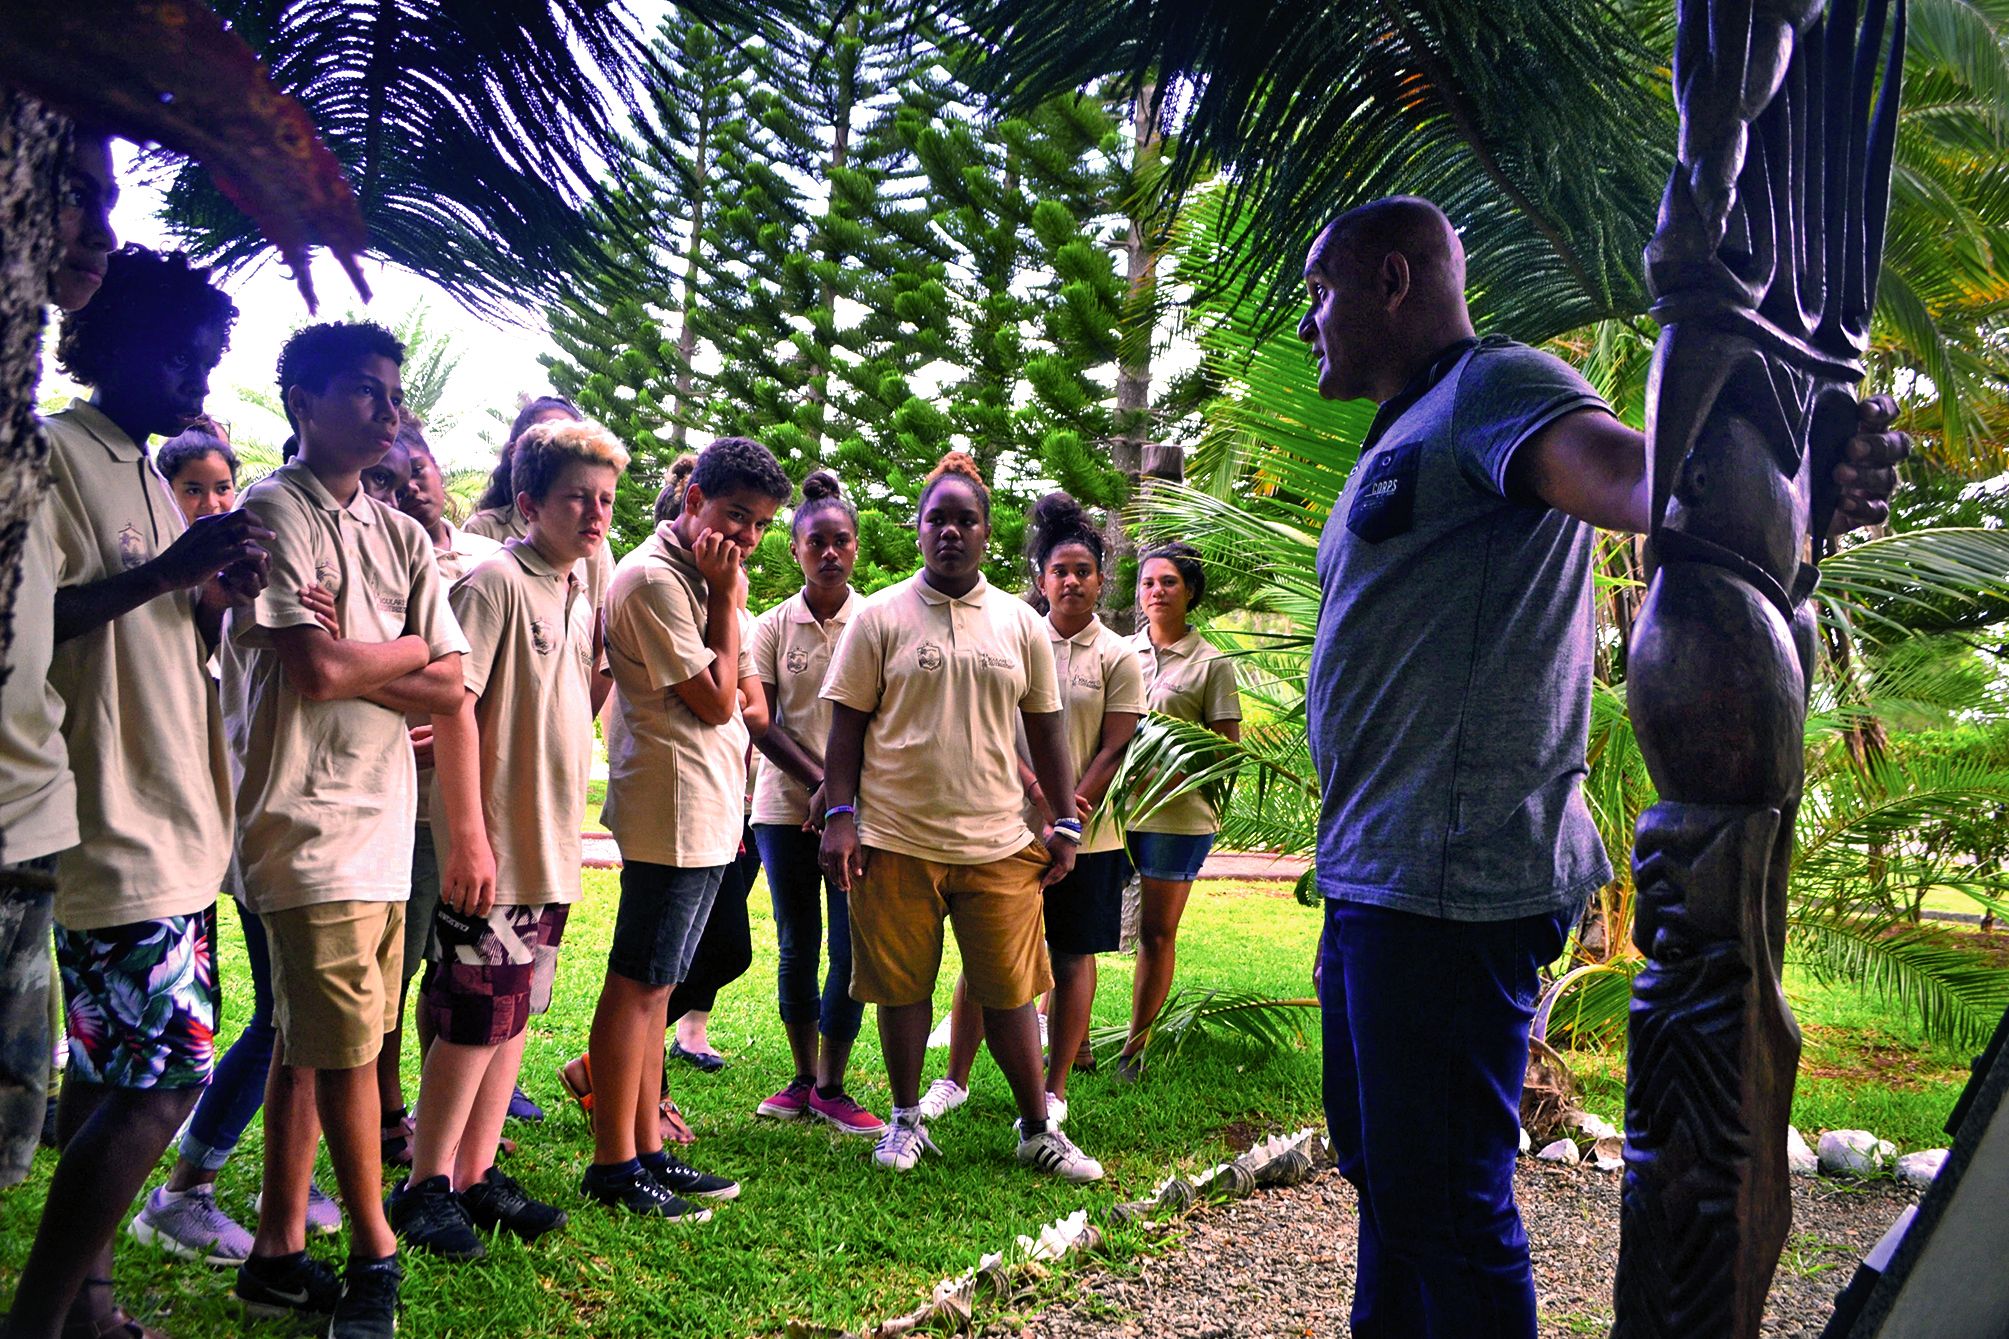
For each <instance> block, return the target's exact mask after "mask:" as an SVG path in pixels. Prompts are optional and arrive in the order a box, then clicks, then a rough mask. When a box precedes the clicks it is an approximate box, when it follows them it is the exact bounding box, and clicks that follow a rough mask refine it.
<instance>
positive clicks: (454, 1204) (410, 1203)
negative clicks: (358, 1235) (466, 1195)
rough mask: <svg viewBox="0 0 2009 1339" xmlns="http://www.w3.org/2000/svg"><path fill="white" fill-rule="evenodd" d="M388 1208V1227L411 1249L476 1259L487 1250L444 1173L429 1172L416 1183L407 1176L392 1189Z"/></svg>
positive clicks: (452, 1257) (455, 1258)
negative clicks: (434, 1173)
mask: <svg viewBox="0 0 2009 1339" xmlns="http://www.w3.org/2000/svg"><path fill="white" fill-rule="evenodd" d="M389 1208H390V1219H391V1230H392V1231H393V1232H396V1233H397V1234H398V1236H399V1237H401V1238H403V1239H404V1242H405V1244H406V1245H407V1246H410V1247H412V1248H413V1249H414V1250H420V1251H426V1252H429V1253H430V1254H433V1255H437V1256H440V1257H441V1258H442V1259H446V1260H479V1259H481V1257H482V1256H484V1255H486V1254H488V1248H487V1247H486V1246H483V1245H482V1244H481V1238H480V1237H477V1236H476V1235H475V1234H474V1224H473V1222H472V1221H470V1220H469V1218H468V1216H467V1210H466V1208H465V1207H463V1206H462V1204H461V1202H460V1196H458V1195H456V1194H454V1193H453V1183H452V1182H450V1181H448V1180H447V1179H446V1178H445V1177H444V1176H429V1177H427V1178H426V1179H425V1180H423V1181H421V1182H419V1183H418V1184H417V1185H413V1184H412V1182H411V1178H410V1177H406V1178H405V1179H404V1180H402V1181H400V1182H398V1188H397V1189H396V1190H393V1191H392V1192H391V1202H390V1205H389Z"/></svg>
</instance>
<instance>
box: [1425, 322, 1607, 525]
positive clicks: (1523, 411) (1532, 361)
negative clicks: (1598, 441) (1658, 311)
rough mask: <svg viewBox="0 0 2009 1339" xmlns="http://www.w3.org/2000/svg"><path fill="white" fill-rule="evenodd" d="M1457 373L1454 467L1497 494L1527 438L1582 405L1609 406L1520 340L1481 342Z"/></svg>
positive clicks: (1573, 373)
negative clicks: (1516, 454) (1513, 342)
mask: <svg viewBox="0 0 2009 1339" xmlns="http://www.w3.org/2000/svg"><path fill="white" fill-rule="evenodd" d="M1458 378H1459V380H1458V387H1457V394H1456V395H1455V396H1453V397H1452V403H1453V404H1454V405H1455V408H1454V410H1453V413H1454V415H1455V418H1454V419H1453V421H1452V425H1451V426H1452V433H1451V440H1452V442H1453V443H1454V446H1453V449H1454V450H1455V451H1456V452H1457V457H1458V468H1459V469H1460V470H1461V471H1462V472H1463V473H1464V475H1465V477H1466V478H1467V479H1469V480H1471V482H1472V484H1473V485H1474V486H1475V487H1477V488H1480V489H1482V490H1483V491H1485V492H1488V493H1492V494H1494V495H1495V496H1498V497H1503V498H1504V497H1508V496H1509V494H1508V492H1507V470H1508V466H1509V465H1510V464H1512V462H1513V458H1514V453H1515V452H1516V451H1518V450H1519V449H1520V448H1521V446H1522V445H1523V444H1524V443H1526V442H1527V441H1528V439H1529V438H1531V437H1533V436H1535V434H1537V433H1539V432H1540V431H1541V430H1542V429H1544V428H1546V427H1548V426H1549V425H1550V424H1551V423H1554V422H1555V421H1556V420H1557V419H1559V418H1561V417H1563V416H1564V415H1566V414H1572V413H1575V412H1576V411H1578V410H1581V409H1595V410H1599V411H1601V412H1603V413H1607V414H1609V413H1610V412H1611V406H1610V405H1607V404H1606V403H1605V402H1604V400H1603V398H1602V397H1601V396H1599V395H1598V393H1597V391H1596V389H1595V388H1593V387H1592V386H1591V384H1590V383H1589V382H1588V381H1585V380H1584V379H1583V376H1582V375H1581V374H1580V373H1578V372H1577V370H1576V369H1575V368H1573V367H1571V366H1570V365H1569V364H1568V363H1566V362H1564V361H1563V360H1562V359H1560V358H1557V357H1554V356H1553V355H1551V354H1546V353H1543V352H1542V351H1541V350H1539V349H1531V348H1528V347H1527V346H1526V345H1523V344H1503V345H1488V344H1481V345H1480V346H1479V347H1478V348H1477V349H1476V350H1474V352H1473V353H1472V356H1471V357H1469V358H1467V359H1466V360H1465V365H1464V366H1463V367H1462V368H1460V369H1459V372H1458ZM1513 500H1516V501H1519V500H1522V499H1513Z"/></svg>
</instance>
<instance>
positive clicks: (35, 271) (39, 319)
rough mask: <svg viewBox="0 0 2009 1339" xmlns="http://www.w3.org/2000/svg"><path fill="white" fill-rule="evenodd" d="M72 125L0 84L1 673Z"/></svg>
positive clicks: (38, 447) (28, 491)
mask: <svg viewBox="0 0 2009 1339" xmlns="http://www.w3.org/2000/svg"><path fill="white" fill-rule="evenodd" d="M68 130H69V125H68V123H67V122H66V121H64V120H62V119H61V118H59V117H57V116H55V115H53V114H52V113H50V112H49V111H48V110H46V109H45V108H44V107H43V106H42V104H41V103H39V102H37V101H35V100H34V99H32V98H28V97H24V96H22V95H21V94H18V93H15V92H13V91H11V90H9V89H6V88H0V683H5V682H6V676H7V673H8V668H9V666H10V665H11V663H12V659H13V657H12V651H13V646H14V601H15V597H16V596H17V595H18V594H19V593H20V587H21V549H22V543H23V541H24V540H25V539H26V537H27V533H28V522H29V520H30V518H32V517H33V516H34V514H35V509H36V507H37V506H38V505H39V504H40V502H41V499H42V490H43V489H44V488H45V487H47V486H48V481H49V468H48V461H49V443H48V441H47V440H46V439H45V438H44V437H43V436H42V429H41V425H40V423H38V422H37V421H36V418H35V383H36V381H37V380H38V379H39V378H40V376H41V372H42V358H41V353H42V324H43V322H44V321H45V320H46V319H47V311H48V301H49V273H50V270H51V269H52V268H53V266H54V262H55V255H56V200H57V187H58V185H59V178H60V173H61V169H62V163H63V142H64V140H65V138H66V137H67V135H68ZM6 861H7V853H6V834H5V833H4V832H0V865H4V864H6Z"/></svg>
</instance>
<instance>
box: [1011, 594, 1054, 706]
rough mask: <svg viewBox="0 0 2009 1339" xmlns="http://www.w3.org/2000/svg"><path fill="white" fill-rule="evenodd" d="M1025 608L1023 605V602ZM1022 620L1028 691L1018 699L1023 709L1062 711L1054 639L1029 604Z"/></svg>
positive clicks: (1026, 688)
mask: <svg viewBox="0 0 2009 1339" xmlns="http://www.w3.org/2000/svg"><path fill="white" fill-rule="evenodd" d="M1020 607H1021V608H1024V606H1020ZM1025 612H1026V616H1025V617H1024V618H1023V619H1021V620H1020V626H1021V627H1023V628H1024V630H1025V634H1026V635H1025V638H1024V643H1025V692H1024V694H1023V695H1021V696H1020V698H1019V700H1018V706H1019V710H1020V711H1029V712H1032V713H1033V714H1034V715H1045V714H1047V713H1049V712H1056V711H1059V710H1060V708H1061V701H1060V672H1059V671H1058V670H1057V669H1055V668H1054V663H1053V640H1052V638H1050V637H1048V636H1047V635H1046V629H1045V628H1044V627H1042V626H1041V625H1040V619H1039V616H1038V615H1037V614H1034V613H1033V612H1032V610H1031V609H1030V608H1026V611H1025Z"/></svg>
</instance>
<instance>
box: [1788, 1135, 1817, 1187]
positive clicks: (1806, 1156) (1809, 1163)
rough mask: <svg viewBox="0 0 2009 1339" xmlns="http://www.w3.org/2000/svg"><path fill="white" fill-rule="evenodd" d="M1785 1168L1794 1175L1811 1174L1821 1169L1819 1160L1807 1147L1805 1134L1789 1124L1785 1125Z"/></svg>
mask: <svg viewBox="0 0 2009 1339" xmlns="http://www.w3.org/2000/svg"><path fill="white" fill-rule="evenodd" d="M1786 1168H1787V1170H1788V1171H1790V1172H1792V1174H1793V1175H1795V1176H1812V1175H1813V1174H1814V1173H1815V1172H1818V1171H1819V1170H1821V1160H1820V1158H1819V1157H1818V1156H1817V1155H1816V1154H1815V1153H1814V1150H1812V1149H1811V1148H1808V1147H1807V1139H1806V1136H1805V1135H1803V1134H1801V1133H1800V1132H1799V1131H1798V1130H1797V1129H1795V1128H1794V1127H1792V1126H1790V1125H1788V1126H1787V1127H1786Z"/></svg>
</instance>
